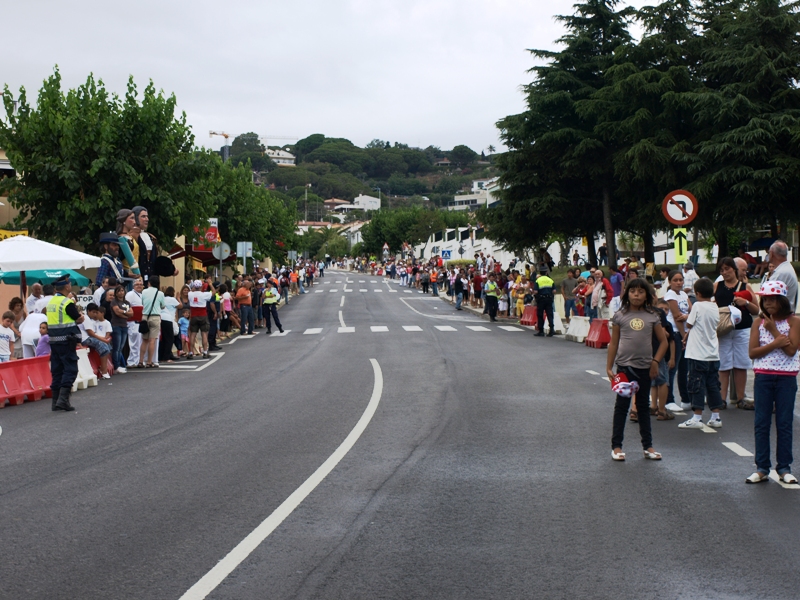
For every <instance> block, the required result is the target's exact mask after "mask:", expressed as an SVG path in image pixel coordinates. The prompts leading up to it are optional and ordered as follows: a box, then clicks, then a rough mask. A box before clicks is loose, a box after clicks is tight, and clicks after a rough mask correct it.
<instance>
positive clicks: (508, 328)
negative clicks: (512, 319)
mask: <svg viewBox="0 0 800 600" xmlns="http://www.w3.org/2000/svg"><path fill="white" fill-rule="evenodd" d="M499 328H500V329H502V330H503V331H525V330H524V329H522V328H521V327H514V326H513V325H500V327H499Z"/></svg>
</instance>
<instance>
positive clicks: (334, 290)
mask: <svg viewBox="0 0 800 600" xmlns="http://www.w3.org/2000/svg"><path fill="white" fill-rule="evenodd" d="M329 291H330V293H331V294H332V293H333V292H338V291H339V288H336V289H333V290H329Z"/></svg>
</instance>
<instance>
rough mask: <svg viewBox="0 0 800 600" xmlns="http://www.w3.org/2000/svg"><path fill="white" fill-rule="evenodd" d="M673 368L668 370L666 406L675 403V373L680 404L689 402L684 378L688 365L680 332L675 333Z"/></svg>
mask: <svg viewBox="0 0 800 600" xmlns="http://www.w3.org/2000/svg"><path fill="white" fill-rule="evenodd" d="M674 339H675V366H674V367H672V368H671V369H670V370H669V391H668V392H667V404H669V403H670V402H675V394H674V391H675V373H677V374H678V392H680V396H681V402H688V401H689V390H688V388H687V386H686V377H687V375H688V371H689V365H688V363H687V360H686V357H685V356H684V355H683V354H684V352H685V350H684V348H683V338H682V337H681V334H680V332H678V331H675V337H674Z"/></svg>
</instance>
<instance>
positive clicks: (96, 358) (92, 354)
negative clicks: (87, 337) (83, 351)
mask: <svg viewBox="0 0 800 600" xmlns="http://www.w3.org/2000/svg"><path fill="white" fill-rule="evenodd" d="M106 361H107V362H108V374H109V375H113V374H114V363H113V362H111V355H110V354H109V355H107V356H106ZM89 362H90V363H91V365H92V371H94V374H95V375H97V378H98V379H100V355H99V354H98V353H97V350H95V349H94V348H89Z"/></svg>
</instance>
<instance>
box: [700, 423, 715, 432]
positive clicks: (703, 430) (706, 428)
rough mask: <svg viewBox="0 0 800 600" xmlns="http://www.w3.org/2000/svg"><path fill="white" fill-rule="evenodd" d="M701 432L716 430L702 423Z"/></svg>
mask: <svg viewBox="0 0 800 600" xmlns="http://www.w3.org/2000/svg"><path fill="white" fill-rule="evenodd" d="M700 431H702V432H703V433H717V430H716V429H714V428H713V427H709V426H708V425H705V424H703V427H702V429H701V430H700Z"/></svg>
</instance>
